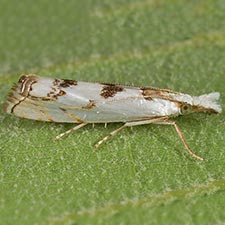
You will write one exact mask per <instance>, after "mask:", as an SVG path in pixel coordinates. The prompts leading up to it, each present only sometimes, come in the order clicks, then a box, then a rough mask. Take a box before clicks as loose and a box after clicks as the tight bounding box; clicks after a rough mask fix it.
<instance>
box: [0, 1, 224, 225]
mask: <svg viewBox="0 0 225 225" xmlns="http://www.w3.org/2000/svg"><path fill="white" fill-rule="evenodd" d="M81 2H83V3H81ZM224 12H225V4H224V1H222V0H221V1H219V0H218V1H210V0H204V1H201V0H200V1H178V0H177V1H176V0H173V1H166V0H160V1H154V0H153V1H151V0H145V1H144V0H143V1H141V0H140V1H135V0H133V1H132V0H130V1H129V0H123V1H111V0H108V1H107V0H104V1H98V0H95V1H60V0H58V1H54V2H50V1H44V0H43V1H38V2H36V3H35V4H34V3H33V2H32V1H28V0H27V1H20V2H16V1H15V2H14V1H5V0H4V1H2V3H1V7H0V15H1V16H0V17H1V20H0V33H1V36H0V49H1V51H0V62H1V67H0V91H1V93H2V94H1V96H0V101H1V103H3V102H4V100H5V98H6V96H7V93H8V91H9V89H10V88H11V86H12V84H13V83H14V82H16V81H17V80H18V77H19V76H20V74H21V73H37V74H39V75H43V76H49V77H59V78H69V79H76V80H84V81H101V82H113V83H122V84H135V85H140V86H155V87H161V88H170V89H173V90H176V91H182V92H186V93H189V94H192V95H199V94H204V93H208V92H212V91H218V92H220V93H221V99H220V103H221V105H222V107H223V108H224V102H225V92H224V84H225V67H224V65H225V32H224V30H225V22H224V21H225V14H224ZM224 115H225V113H224V111H223V112H222V113H221V114H219V115H212V116H209V115H204V114H197V115H195V114H193V115H188V116H185V117H179V118H176V121H177V123H178V124H179V125H180V127H181V129H182V131H183V133H184V135H185V137H186V139H187V141H188V143H189V144H190V146H191V147H192V149H193V150H194V151H195V152H196V153H198V154H199V155H200V156H202V157H204V158H206V159H207V160H206V161H204V162H199V161H197V160H195V159H193V158H191V157H190V156H189V155H188V154H187V153H186V150H185V149H184V147H183V146H182V144H181V143H180V140H179V138H178V137H177V135H176V133H175V131H174V130H173V128H172V127H169V126H162V125H145V126H140V127H134V128H131V129H127V130H124V131H122V132H121V133H120V134H118V135H117V136H115V137H114V138H112V139H111V140H109V141H108V142H107V143H106V144H105V145H103V146H102V147H101V148H100V149H99V150H98V151H97V152H95V153H93V152H92V146H93V144H95V143H96V141H97V140H99V139H101V138H102V137H104V136H105V135H107V134H108V133H109V132H110V131H112V130H114V129H116V128H117V127H119V126H120V125H121V124H108V126H107V128H104V126H103V125H95V127H94V128H93V127H92V126H91V125H89V126H87V127H85V128H83V129H81V130H78V131H77V132H76V133H74V134H71V135H69V136H68V137H65V138H64V139H62V140H60V141H58V142H54V141H53V139H54V137H55V136H56V135H57V134H59V133H61V132H64V131H66V130H67V129H70V128H71V127H72V126H73V125H69V124H53V123H42V122H36V121H31V120H25V119H19V118H16V117H13V116H11V115H7V114H5V113H4V112H3V110H2V109H1V114H0V119H1V126H0V159H1V160H0V224H2V225H7V224H17V225H20V224H21V225H26V224H37V225H49V224H54V225H58V224H64V225H67V224H73V225H74V224H201V225H202V224H223V223H225V214H224V208H225V172H224V171H225V157H224V151H225V147H224V143H225V135H224V134H225V119H224Z"/></svg>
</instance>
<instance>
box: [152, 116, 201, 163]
mask: <svg viewBox="0 0 225 225" xmlns="http://www.w3.org/2000/svg"><path fill="white" fill-rule="evenodd" d="M155 124H164V125H173V126H174V128H175V130H176V132H177V134H178V136H179V138H180V139H181V141H182V143H183V145H184V147H185V148H186V150H187V151H188V152H189V154H190V155H191V156H193V157H194V158H196V159H199V160H204V159H203V158H202V157H200V156H198V155H196V154H195V153H194V152H193V151H192V150H191V148H190V147H189V145H188V144H187V142H186V140H185V138H184V135H183V134H182V132H181V129H180V128H179V126H178V125H177V124H176V122H175V121H173V120H168V119H163V120H162V121H159V122H155Z"/></svg>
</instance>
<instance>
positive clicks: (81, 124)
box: [55, 123, 87, 140]
mask: <svg viewBox="0 0 225 225" xmlns="http://www.w3.org/2000/svg"><path fill="white" fill-rule="evenodd" d="M85 125H87V123H80V124H78V125H77V126H75V127H73V128H71V129H69V130H67V131H66V132H63V133H61V134H59V135H57V136H56V137H55V140H59V139H60V138H61V137H63V136H64V135H67V134H70V133H72V132H73V131H75V130H78V129H80V128H81V127H84V126H85Z"/></svg>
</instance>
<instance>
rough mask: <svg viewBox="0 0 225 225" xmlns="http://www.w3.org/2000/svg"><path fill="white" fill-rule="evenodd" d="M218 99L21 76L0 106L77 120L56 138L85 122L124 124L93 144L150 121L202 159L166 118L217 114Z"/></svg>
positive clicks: (24, 113)
mask: <svg viewBox="0 0 225 225" xmlns="http://www.w3.org/2000/svg"><path fill="white" fill-rule="evenodd" d="M218 99H219V93H216V92H215V93H210V94H206V95H201V96H194V97H192V96H190V95H188V94H183V93H180V92H175V91H172V90H168V89H159V88H152V87H135V86H125V85H116V84H106V83H89V82H82V81H75V80H68V79H53V78H46V77H39V76H36V75H24V76H22V77H21V78H20V79H19V81H18V83H17V85H15V86H13V88H12V90H11V92H10V94H9V95H8V98H7V100H6V103H5V107H4V109H5V111H6V112H7V113H11V114H14V115H16V116H18V117H23V118H27V119H33V120H39V121H47V122H63V123H78V125H77V126H76V127H74V128H72V129H70V130H69V131H66V132H65V133H62V134H60V135H58V136H57V137H56V139H59V138H61V137H62V136H64V135H65V134H69V133H71V132H72V131H75V130H77V129H79V128H81V127H83V126H85V125H86V124H88V123H110V122H124V125H123V126H122V127H120V128H118V129H117V130H115V131H113V132H111V133H110V134H109V135H108V136H106V137H105V138H103V139H102V140H100V141H99V142H98V143H97V144H96V145H95V147H98V146H99V145H101V144H102V143H103V142H105V141H106V140H108V139H109V137H111V136H114V135H115V134H117V133H118V132H119V131H120V130H122V129H123V128H125V127H129V126H136V125H142V124H150V123H153V124H167V125H173V126H174V127H175V129H176V131H177V134H178V136H179V137H180V139H181V141H182V142H183V144H184V146H185V148H186V149H187V151H188V152H189V153H190V154H191V155H192V156H193V157H195V158H198V159H200V160H202V158H201V157H199V156H197V155H196V154H195V153H193V152H192V151H191V149H190V147H189V146H188V145H187V143H186V141H185V139H184V137H183V135H182V132H181V130H180V128H179V127H178V126H177V124H176V123H175V121H172V120H171V119H170V118H171V117H175V116H178V115H183V114H186V113H190V112H207V113H219V112H221V106H220V105H218V104H217V100H218Z"/></svg>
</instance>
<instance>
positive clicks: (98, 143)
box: [94, 124, 126, 148]
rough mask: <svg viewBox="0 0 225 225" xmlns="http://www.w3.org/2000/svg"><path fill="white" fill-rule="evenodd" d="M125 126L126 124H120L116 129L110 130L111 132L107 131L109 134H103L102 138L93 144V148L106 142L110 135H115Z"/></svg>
mask: <svg viewBox="0 0 225 225" xmlns="http://www.w3.org/2000/svg"><path fill="white" fill-rule="evenodd" d="M125 127H126V124H124V125H123V126H121V127H119V128H118V129H116V130H114V131H112V132H111V133H109V135H107V136H105V137H104V138H102V140H100V141H98V142H97V143H96V144H95V145H94V148H98V147H99V146H100V145H101V144H102V143H103V142H106V141H107V140H108V139H109V138H110V137H112V136H114V135H116V134H117V133H118V132H119V131H121V130H123V129H124V128H125Z"/></svg>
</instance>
